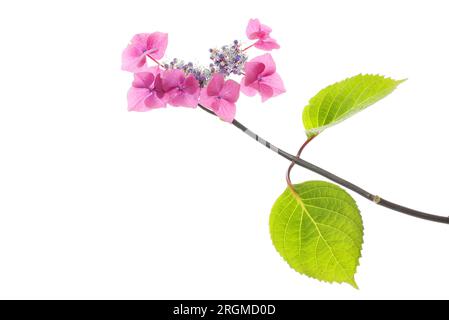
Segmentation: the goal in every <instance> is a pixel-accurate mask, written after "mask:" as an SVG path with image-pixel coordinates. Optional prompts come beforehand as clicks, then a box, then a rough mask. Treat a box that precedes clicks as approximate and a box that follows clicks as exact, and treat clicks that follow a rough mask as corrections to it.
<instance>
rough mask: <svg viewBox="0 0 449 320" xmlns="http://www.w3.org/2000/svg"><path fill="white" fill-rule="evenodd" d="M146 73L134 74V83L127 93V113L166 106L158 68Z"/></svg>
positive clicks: (149, 69) (148, 70) (150, 69)
mask: <svg viewBox="0 0 449 320" xmlns="http://www.w3.org/2000/svg"><path fill="white" fill-rule="evenodd" d="M146 71H147V72H140V73H136V74H134V82H133V84H132V87H131V89H129V91H128V110H129V111H138V112H144V111H150V110H152V109H156V108H163V107H165V106H166V102H165V101H164V91H163V90H162V81H161V77H160V73H159V68H158V67H154V68H148V69H146Z"/></svg>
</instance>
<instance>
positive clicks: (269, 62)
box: [249, 53, 276, 77]
mask: <svg viewBox="0 0 449 320" xmlns="http://www.w3.org/2000/svg"><path fill="white" fill-rule="evenodd" d="M250 62H259V63H263V65H264V66H265V69H264V70H263V72H262V73H261V74H260V75H261V76H262V77H266V76H269V75H272V74H273V73H275V72H276V64H275V62H274V60H273V57H272V56H271V54H269V53H266V54H264V55H261V56H258V57H256V58H254V59H252V60H251V61H249V63H250Z"/></svg>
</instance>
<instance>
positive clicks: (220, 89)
mask: <svg viewBox="0 0 449 320" xmlns="http://www.w3.org/2000/svg"><path fill="white" fill-rule="evenodd" d="M239 91H240V85H239V84H238V83H237V82H235V81H234V80H227V81H226V82H225V79H224V75H223V74H221V73H216V74H215V75H214V76H213V77H212V79H211V80H210V82H209V84H208V85H207V88H205V89H203V90H201V98H200V103H201V104H202V105H204V106H206V107H208V108H210V109H211V110H213V111H214V112H215V114H216V115H217V116H219V117H220V118H221V119H222V120H224V121H227V122H232V120H234V117H235V103H236V102H237V100H238V99H239Z"/></svg>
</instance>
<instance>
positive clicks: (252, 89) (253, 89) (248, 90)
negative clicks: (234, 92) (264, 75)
mask: <svg viewBox="0 0 449 320" xmlns="http://www.w3.org/2000/svg"><path fill="white" fill-rule="evenodd" d="M245 78H246V77H243V79H242V81H241V82H240V91H242V92H243V93H244V94H245V95H247V96H249V97H254V96H255V95H256V94H257V92H258V90H257V89H258V88H259V83H258V82H253V83H251V84H250V85H246V84H245V82H246V79H245Z"/></svg>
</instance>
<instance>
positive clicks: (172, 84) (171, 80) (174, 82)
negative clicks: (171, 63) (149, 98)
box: [161, 69, 185, 91]
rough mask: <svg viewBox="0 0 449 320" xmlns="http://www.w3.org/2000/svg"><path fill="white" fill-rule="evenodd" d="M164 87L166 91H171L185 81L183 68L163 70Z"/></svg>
mask: <svg viewBox="0 0 449 320" xmlns="http://www.w3.org/2000/svg"><path fill="white" fill-rule="evenodd" d="M161 77H162V87H163V89H164V91H170V90H172V89H173V88H176V87H178V86H179V85H180V84H182V83H183V82H184V79H185V74H184V72H182V71H181V70H178V69H174V70H167V71H164V72H162V75H161Z"/></svg>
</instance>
